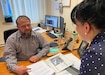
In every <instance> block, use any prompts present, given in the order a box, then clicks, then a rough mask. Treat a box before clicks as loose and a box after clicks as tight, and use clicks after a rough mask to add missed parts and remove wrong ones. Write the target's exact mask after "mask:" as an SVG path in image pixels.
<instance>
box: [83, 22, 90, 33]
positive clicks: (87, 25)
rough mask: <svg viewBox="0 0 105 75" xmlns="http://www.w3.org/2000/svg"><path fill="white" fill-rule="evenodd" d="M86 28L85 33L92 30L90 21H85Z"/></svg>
mask: <svg viewBox="0 0 105 75" xmlns="http://www.w3.org/2000/svg"><path fill="white" fill-rule="evenodd" d="M84 29H85V33H89V32H90V30H91V27H90V25H89V23H88V22H85V23H84Z"/></svg>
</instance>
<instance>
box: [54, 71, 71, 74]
mask: <svg viewBox="0 0 105 75" xmlns="http://www.w3.org/2000/svg"><path fill="white" fill-rule="evenodd" d="M55 75H72V74H71V73H69V72H68V71H66V70H64V71H62V72H59V73H56V74H55Z"/></svg>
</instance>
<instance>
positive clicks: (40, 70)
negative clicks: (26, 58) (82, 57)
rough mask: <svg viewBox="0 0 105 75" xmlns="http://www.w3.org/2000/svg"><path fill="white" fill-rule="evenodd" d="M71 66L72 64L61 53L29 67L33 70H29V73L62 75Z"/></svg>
mask: <svg viewBox="0 0 105 75" xmlns="http://www.w3.org/2000/svg"><path fill="white" fill-rule="evenodd" d="M71 65H72V62H71V61H70V60H69V59H68V58H66V57H65V56H64V55H63V54H61V53H59V54H56V55H54V56H52V57H50V58H48V59H46V60H42V61H39V62H37V63H34V64H32V65H29V66H27V67H28V68H31V70H28V71H27V72H28V74H29V75H56V74H57V73H58V74H59V75H61V73H59V72H62V71H64V70H65V69H66V68H67V67H69V66H71ZM62 73H63V74H64V73H67V72H66V71H64V72H62ZM58 74H57V75H58ZM68 75H69V74H68Z"/></svg>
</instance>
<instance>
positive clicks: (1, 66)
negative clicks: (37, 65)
mask: <svg viewBox="0 0 105 75" xmlns="http://www.w3.org/2000/svg"><path fill="white" fill-rule="evenodd" d="M42 35H43V36H44V37H45V38H47V40H48V42H51V41H53V40H54V39H51V38H50V37H48V36H47V35H46V33H43V34H42ZM76 46H78V45H76ZM76 46H75V47H76ZM60 49H61V48H60ZM68 53H73V54H74V55H75V56H76V57H78V58H79V55H78V53H77V50H73V51H72V52H71V51H69V50H65V51H64V52H63V54H68ZM47 58H48V57H47V56H44V57H43V58H41V60H45V59H47ZM18 64H19V65H24V66H28V65H30V64H32V63H31V62H29V61H19V62H18ZM0 75H16V74H14V73H11V72H10V71H9V70H8V69H7V67H6V63H5V62H0ZM24 75H28V74H24Z"/></svg>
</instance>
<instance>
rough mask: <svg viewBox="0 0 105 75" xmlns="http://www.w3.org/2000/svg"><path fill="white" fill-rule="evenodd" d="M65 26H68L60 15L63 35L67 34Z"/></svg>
mask: <svg viewBox="0 0 105 75" xmlns="http://www.w3.org/2000/svg"><path fill="white" fill-rule="evenodd" d="M65 27H66V23H64V18H63V17H62V16H60V33H61V34H62V36H63V37H64V36H65Z"/></svg>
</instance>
